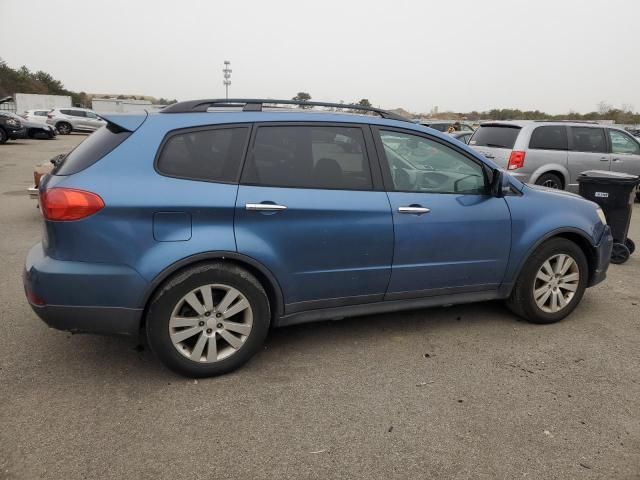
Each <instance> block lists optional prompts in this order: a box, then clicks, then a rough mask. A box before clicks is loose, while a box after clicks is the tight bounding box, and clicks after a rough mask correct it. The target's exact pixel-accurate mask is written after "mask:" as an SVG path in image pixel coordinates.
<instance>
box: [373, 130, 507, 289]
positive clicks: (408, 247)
mask: <svg viewBox="0 0 640 480" xmlns="http://www.w3.org/2000/svg"><path fill="white" fill-rule="evenodd" d="M376 141H377V144H378V153H379V154H380V156H381V160H382V167H383V176H384V178H385V186H386V188H387V190H388V191H389V193H388V196H389V200H390V203H391V209H392V212H393V225H394V232H395V247H394V256H393V267H392V273H391V281H390V284H389V289H388V291H387V297H386V299H389V300H393V299H399V298H414V297H420V296H431V295H440V294H449V293H463V292H471V291H482V290H493V289H497V288H498V286H499V285H500V283H501V282H502V280H503V277H504V273H505V269H506V265H507V261H508V259H509V250H510V246H511V217H510V214H509V209H508V207H507V205H506V202H505V200H504V199H502V198H495V197H492V196H491V195H489V194H488V191H489V188H488V181H487V179H486V173H485V167H484V166H483V165H482V163H481V162H479V161H478V160H476V159H474V158H473V157H472V156H471V155H469V154H467V153H465V152H464V151H462V150H457V149H454V148H452V147H450V146H448V145H446V144H445V143H444V142H441V141H439V140H437V139H435V138H430V137H429V136H427V135H421V134H417V133H415V132H409V131H406V130H400V129H388V130H387V129H379V130H377V135H376Z"/></svg>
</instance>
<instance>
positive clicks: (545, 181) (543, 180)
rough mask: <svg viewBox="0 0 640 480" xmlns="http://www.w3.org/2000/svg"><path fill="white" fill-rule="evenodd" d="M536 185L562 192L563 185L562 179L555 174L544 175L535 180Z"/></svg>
mask: <svg viewBox="0 0 640 480" xmlns="http://www.w3.org/2000/svg"><path fill="white" fill-rule="evenodd" d="M536 185H542V186H543V187H548V188H554V189H556V190H564V184H563V182H562V179H561V178H560V177H559V176H558V175H556V174H555V173H544V174H542V175H540V176H539V177H538V179H537V180H536Z"/></svg>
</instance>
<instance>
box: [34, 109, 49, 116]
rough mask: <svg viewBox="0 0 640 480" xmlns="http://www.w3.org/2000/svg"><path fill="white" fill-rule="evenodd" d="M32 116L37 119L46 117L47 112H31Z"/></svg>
mask: <svg viewBox="0 0 640 480" xmlns="http://www.w3.org/2000/svg"><path fill="white" fill-rule="evenodd" d="M33 114H34V115H37V116H38V117H46V116H47V112H45V111H44V110H42V111H38V112H33Z"/></svg>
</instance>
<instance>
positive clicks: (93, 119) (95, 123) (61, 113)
mask: <svg viewBox="0 0 640 480" xmlns="http://www.w3.org/2000/svg"><path fill="white" fill-rule="evenodd" d="M47 123H48V124H49V125H52V126H53V127H54V128H55V129H56V130H57V131H58V133H59V134H60V135H69V134H70V133H71V132H93V131H95V130H97V129H98V128H100V127H103V126H104V125H106V122H105V121H104V120H102V119H101V118H100V117H99V116H98V115H96V113H95V112H92V111H91V110H87V109H86V108H71V107H69V108H54V109H53V110H51V111H50V112H49V113H48V114H47Z"/></svg>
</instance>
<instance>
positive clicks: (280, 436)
mask: <svg viewBox="0 0 640 480" xmlns="http://www.w3.org/2000/svg"><path fill="white" fill-rule="evenodd" d="M83 138H84V136H82V135H70V136H65V137H59V138H57V139H56V140H52V141H44V140H41V141H39V140H21V141H15V142H9V143H7V144H6V145H1V146H0V199H1V200H2V208H1V209H0V229H1V235H0V258H2V270H1V272H0V318H1V322H0V337H1V338H2V344H1V345H2V346H1V347H0V479H34V478H51V479H79V478H141V479H142V478H148V479H158V478H190V479H200V478H203V479H209V478H211V479H213V478H215V479H222V478H244V479H250V478H265V479H274V478H318V479H327V478H363V479H371V478H448V479H451V478H456V479H457V478H525V477H526V478H562V479H565V478H587V479H588V478H624V479H639V478H640V254H637V253H636V255H635V256H632V257H631V259H630V260H629V262H627V263H626V264H624V265H620V266H617V265H612V266H611V268H610V270H609V278H608V279H607V281H606V282H605V283H603V284H601V285H598V286H597V287H595V288H592V289H590V290H588V291H587V294H586V295H585V298H584V300H583V301H582V304H581V305H580V307H579V308H578V309H577V310H576V312H575V313H574V314H573V315H572V316H571V317H569V318H568V319H566V320H565V321H563V322H561V323H559V324H556V325H550V326H536V325H530V324H527V323H524V322H522V321H519V320H518V319H516V318H515V317H514V316H513V315H512V314H510V313H509V312H508V311H507V310H506V309H505V308H504V307H503V306H502V305H501V304H500V303H497V302H496V303H487V304H473V305H464V306H455V307H450V308H439V309H431V310H420V311H413V312H409V313H406V312H405V313H398V314H386V315H377V316H371V317H363V318H354V319H348V320H344V321H340V322H323V323H317V324H309V325H301V326H296V327H290V328H286V329H280V330H276V331H274V332H272V334H271V335H270V338H269V339H268V341H267V344H266V347H265V349H264V351H263V352H262V353H261V354H259V355H258V356H257V357H256V358H255V359H253V360H252V361H251V362H250V363H249V364H248V365H247V366H245V367H244V368H242V369H240V370H239V371H237V372H235V373H233V374H231V375H227V376H225V377H220V378H214V379H207V380H199V381H197V382H196V381H194V380H187V379H184V378H181V377H177V376H176V375H174V374H172V373H170V372H169V371H167V370H165V369H164V368H163V367H162V366H161V365H160V363H159V362H158V361H157V360H156V359H155V358H154V357H153V355H152V354H151V352H150V351H149V350H148V349H146V348H145V347H143V346H137V345H136V342H135V341H132V340H129V339H126V338H111V337H98V336H89V335H73V336H72V335H70V334H68V333H64V332H59V331H55V330H51V329H49V328H47V327H46V326H45V325H44V323H42V322H41V321H40V320H39V319H38V318H37V317H36V316H35V314H33V313H32V311H31V309H30V308H29V306H28V304H27V302H26V300H25V298H24V294H23V288H22V282H21V272H22V266H23V261H24V257H25V255H26V252H27V250H28V249H29V248H30V247H31V246H32V245H33V244H34V243H36V242H37V241H38V240H39V237H40V231H41V219H40V213H39V211H38V210H37V209H36V202H35V201H34V200H32V199H30V198H29V197H28V195H27V193H26V189H27V187H29V186H30V184H31V181H32V170H33V166H34V165H35V164H36V163H40V162H42V161H43V160H46V159H48V158H51V157H53V156H54V155H56V154H58V153H61V152H65V151H67V150H69V149H70V148H71V147H72V146H73V145H75V144H77V143H78V142H79V141H81V140H82V139H83ZM634 210H635V211H634V215H635V218H634V219H633V221H632V227H631V233H630V236H631V237H632V238H635V239H636V241H640V208H639V205H637V204H636V206H635V209H634Z"/></svg>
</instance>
